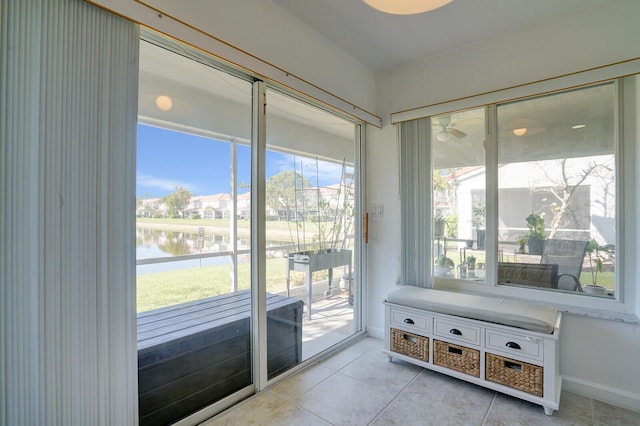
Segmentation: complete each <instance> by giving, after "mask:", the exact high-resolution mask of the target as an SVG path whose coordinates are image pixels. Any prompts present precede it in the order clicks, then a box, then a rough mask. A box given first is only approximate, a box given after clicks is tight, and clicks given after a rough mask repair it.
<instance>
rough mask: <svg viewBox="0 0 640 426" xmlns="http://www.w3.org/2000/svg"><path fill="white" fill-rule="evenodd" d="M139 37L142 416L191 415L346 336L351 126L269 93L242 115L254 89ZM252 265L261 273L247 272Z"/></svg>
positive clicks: (351, 257)
mask: <svg viewBox="0 0 640 426" xmlns="http://www.w3.org/2000/svg"><path fill="white" fill-rule="evenodd" d="M145 40H146V41H142V42H141V48H140V84H139V87H140V92H139V124H138V141H137V188H136V194H137V204H136V218H137V219H136V248H137V250H136V252H137V258H136V262H137V308H138V312H137V313H138V323H137V329H138V375H139V412H140V424H142V425H144V424H170V423H173V422H175V421H179V420H181V419H184V418H187V417H190V416H191V417H190V419H189V421H191V420H193V421H198V420H200V419H204V418H206V417H208V416H210V415H212V414H214V413H215V412H217V411H220V410H221V409H223V408H225V407H226V406H228V405H229V404H231V403H233V402H235V401H237V400H239V399H240V398H242V397H245V396H247V395H249V394H251V393H253V392H255V391H256V389H263V388H265V387H266V386H268V385H269V384H270V382H271V381H272V380H273V379H275V378H277V377H278V376H280V375H281V374H282V373H284V372H286V371H289V370H291V369H292V368H293V367H295V366H297V365H299V364H300V363H302V362H304V361H305V360H307V359H310V358H311V357H313V356H315V355H318V354H320V353H322V351H324V350H326V349H328V348H331V347H333V346H334V345H337V344H339V343H340V342H344V341H345V339H348V338H350V337H353V336H354V335H355V334H356V333H358V332H360V331H361V325H360V321H359V320H358V318H359V312H360V308H359V307H360V303H359V300H360V294H361V291H360V287H359V285H358V279H359V276H360V274H359V259H360V254H359V243H358V242H359V238H358V232H357V230H358V229H359V224H358V217H359V215H358V213H357V212H358V211H359V207H358V206H359V202H358V200H359V198H358V189H359V185H358V168H359V165H358V161H359V155H358V152H359V146H360V140H359V133H360V132H359V125H357V124H355V123H353V122H351V121H348V120H346V119H345V118H342V117H339V116H336V115H335V114H333V113H330V112H328V111H325V110H323V109H321V108H318V107H316V106H312V105H311V104H309V103H307V102H303V101H301V100H299V99H296V98H294V97H292V96H291V95H290V94H286V93H284V92H280V91H277V90H273V89H268V90H267V92H266V94H265V99H266V104H267V108H266V111H267V113H266V115H265V116H263V117H261V118H260V119H257V118H256V116H257V113H256V111H257V110H258V108H255V111H254V105H259V103H257V101H256V99H255V98H254V96H256V95H255V94H254V90H256V88H258V87H264V86H265V85H264V83H262V82H259V83H257V82H255V81H254V79H252V78H250V77H249V76H245V75H242V74H238V73H236V72H234V71H232V70H223V68H222V67H221V65H220V64H217V63H216V62H215V61H214V60H212V59H211V58H209V57H206V56H205V55H203V54H201V53H199V52H196V51H192V50H191V49H187V48H185V47H184V46H182V45H180V44H178V43H174V42H172V41H170V40H165V39H161V38H159V36H155V35H148V36H147V37H146V39H145ZM262 119H264V120H265V121H264V122H261V120H262ZM265 123H266V124H265ZM263 125H264V126H266V137H264V136H263V135H264V133H262V132H258V131H257V130H258V129H259V128H263V127H261V126H263ZM258 146H266V152H264V151H262V150H260V149H258V148H257V147H258ZM262 163H263V164H265V173H263V175H262V176H257V174H256V172H255V170H258V166H257V164H262ZM260 170H261V168H260ZM261 179H264V183H265V186H264V187H262V186H261V185H260V184H259V183H261V182H263V181H262V180H261ZM252 188H253V189H252ZM256 188H264V189H258V190H256ZM252 190H253V191H254V192H255V194H252V193H251V192H252ZM256 194H257V195H256ZM256 200H259V201H258V202H256ZM262 200H264V206H261V204H262V202H263V201H262ZM252 201H253V202H256V205H255V206H254V210H252V205H251V203H252ZM258 208H259V209H262V208H264V212H265V214H264V215H262V214H256V210H255V209H258ZM258 211H259V212H262V210H258ZM257 216H261V217H257ZM256 221H261V222H256ZM257 224H259V225H260V226H257ZM252 229H253V230H260V231H259V233H256V235H253V236H252ZM262 229H264V231H265V232H264V240H262V238H258V236H260V237H262V236H263V234H262V231H261V230H262ZM252 237H256V240H255V241H252V240H253V238H252ZM260 241H264V244H262V243H260ZM262 261H264V264H265V265H266V267H265V268H264V269H263V270H262V269H261V268H260V267H255V268H254V267H253V265H261V264H262ZM259 269H260V270H261V271H260V274H259V273H258V270H259ZM252 283H253V284H252ZM261 306H265V307H266V310H265V311H264V313H263V314H262V315H258V314H257V312H262V311H261V309H262V308H261ZM263 325H264V326H263ZM260 330H263V331H260ZM257 342H263V343H257ZM261 360H266V363H265V364H263V363H262V361H261ZM263 365H264V366H263ZM194 413H198V414H196V415H195V416H194Z"/></svg>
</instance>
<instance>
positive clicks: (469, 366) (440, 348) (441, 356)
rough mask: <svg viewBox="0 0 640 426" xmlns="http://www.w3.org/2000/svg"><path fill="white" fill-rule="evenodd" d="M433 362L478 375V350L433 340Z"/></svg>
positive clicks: (471, 374)
mask: <svg viewBox="0 0 640 426" xmlns="http://www.w3.org/2000/svg"><path fill="white" fill-rule="evenodd" d="M433 363H434V364H436V365H439V366H441V367H447V368H450V369H451V370H456V371H459V372H461V373H465V374H468V375H470V376H474V377H480V351H477V350H475V349H471V348H465V347H464V346H458V345H454V344H453V343H447V342H441V341H440V340H434V341H433Z"/></svg>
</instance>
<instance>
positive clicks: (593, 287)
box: [583, 239, 614, 294]
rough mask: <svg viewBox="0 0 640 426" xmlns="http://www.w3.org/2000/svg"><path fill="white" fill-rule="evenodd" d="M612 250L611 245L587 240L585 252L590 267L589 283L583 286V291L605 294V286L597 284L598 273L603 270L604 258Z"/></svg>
mask: <svg viewBox="0 0 640 426" xmlns="http://www.w3.org/2000/svg"><path fill="white" fill-rule="evenodd" d="M613 252H614V247H613V245H604V246H603V245H600V244H598V242H597V241H596V240H594V239H592V240H591V241H589V244H588V245H587V250H586V253H587V255H588V256H589V266H590V267H591V284H587V285H585V286H584V287H583V290H584V292H585V293H591V294H605V293H606V291H607V288H606V287H604V286H602V285H599V284H598V274H601V273H602V272H603V271H604V260H605V259H606V257H608V256H609V255H611V254H612V253H613Z"/></svg>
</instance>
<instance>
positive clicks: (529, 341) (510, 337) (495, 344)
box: [486, 329, 544, 361]
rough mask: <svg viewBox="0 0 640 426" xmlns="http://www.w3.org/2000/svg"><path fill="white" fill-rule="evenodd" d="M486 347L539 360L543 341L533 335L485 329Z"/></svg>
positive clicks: (541, 359) (541, 356) (542, 355)
mask: <svg viewBox="0 0 640 426" xmlns="http://www.w3.org/2000/svg"><path fill="white" fill-rule="evenodd" d="M486 347H487V348H488V349H493V350H497V351H500V352H503V353H508V354H512V355H515V356H520V357H527V358H531V359H535V360H539V361H543V358H544V350H543V349H544V341H543V340H542V339H537V338H535V337H527V336H524V335H518V334H511V333H507V332H504V331H497V330H491V329H488V330H487V336H486Z"/></svg>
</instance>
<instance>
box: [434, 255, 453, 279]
mask: <svg viewBox="0 0 640 426" xmlns="http://www.w3.org/2000/svg"><path fill="white" fill-rule="evenodd" d="M455 267H456V264H455V263H454V262H453V260H451V258H450V257H447V256H446V255H445V254H441V255H440V256H438V258H437V259H436V265H435V267H434V273H435V275H437V276H441V277H444V276H448V275H451V271H452V270H453V268H455Z"/></svg>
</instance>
